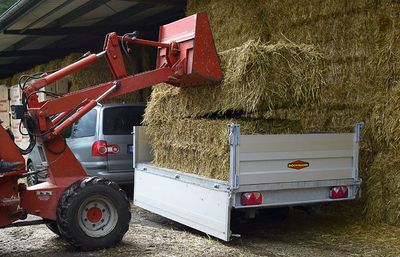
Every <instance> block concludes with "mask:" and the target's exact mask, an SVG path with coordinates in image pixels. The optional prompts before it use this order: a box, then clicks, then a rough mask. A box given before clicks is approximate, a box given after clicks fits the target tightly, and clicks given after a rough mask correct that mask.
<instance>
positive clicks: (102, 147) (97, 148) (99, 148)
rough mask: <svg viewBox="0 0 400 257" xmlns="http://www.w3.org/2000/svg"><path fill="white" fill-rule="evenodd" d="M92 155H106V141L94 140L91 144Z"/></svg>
mask: <svg viewBox="0 0 400 257" xmlns="http://www.w3.org/2000/svg"><path fill="white" fill-rule="evenodd" d="M92 156H107V142H106V141H96V142H94V143H93V146H92Z"/></svg>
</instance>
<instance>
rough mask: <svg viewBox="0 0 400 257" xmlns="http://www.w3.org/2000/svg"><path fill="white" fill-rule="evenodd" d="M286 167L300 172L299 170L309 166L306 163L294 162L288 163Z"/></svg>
mask: <svg viewBox="0 0 400 257" xmlns="http://www.w3.org/2000/svg"><path fill="white" fill-rule="evenodd" d="M287 166H288V168H291V169H295V170H301V169H304V168H307V167H308V166H310V164H309V163H308V162H303V161H295V162H291V163H288V165H287Z"/></svg>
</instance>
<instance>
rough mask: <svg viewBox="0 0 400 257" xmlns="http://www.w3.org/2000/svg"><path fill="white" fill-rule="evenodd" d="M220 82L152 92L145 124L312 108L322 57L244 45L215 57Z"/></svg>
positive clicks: (294, 48)
mask: <svg viewBox="0 0 400 257" xmlns="http://www.w3.org/2000/svg"><path fill="white" fill-rule="evenodd" d="M220 57H221V64H222V67H223V72H224V80H223V81H222V82H221V83H216V84H211V85H204V86H201V87H185V88H176V87H173V86H170V85H167V84H161V85H157V86H155V87H153V93H152V100H151V103H154V104H150V105H149V107H148V108H147V111H146V116H145V123H150V122H152V121H157V120H162V119H177V118H185V117H204V116H207V115H212V114H214V113H220V114H224V113H226V112H228V111H229V112H238V113H241V112H244V113H254V112H259V111H261V112H265V111H267V110H272V109H275V108H288V107H295V106H300V105H307V104H314V105H315V104H318V101H319V99H320V98H321V94H320V91H321V87H323V86H324V80H323V72H324V58H323V56H322V55H321V54H320V53H318V52H317V51H315V50H314V49H313V47H312V46H308V45H295V44H290V43H278V44H275V45H267V44H261V43H260V42H259V41H253V40H251V41H248V42H246V43H245V44H243V45H242V46H241V47H236V48H233V49H231V50H228V51H225V52H223V53H221V54H220Z"/></svg>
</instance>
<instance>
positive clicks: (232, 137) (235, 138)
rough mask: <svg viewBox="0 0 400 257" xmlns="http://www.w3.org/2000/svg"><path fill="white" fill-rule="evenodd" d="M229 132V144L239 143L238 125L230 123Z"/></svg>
mask: <svg viewBox="0 0 400 257" xmlns="http://www.w3.org/2000/svg"><path fill="white" fill-rule="evenodd" d="M228 126H229V128H230V130H231V132H230V134H229V145H231V146H236V145H240V125H239V124H234V123H231V124H229V125H228Z"/></svg>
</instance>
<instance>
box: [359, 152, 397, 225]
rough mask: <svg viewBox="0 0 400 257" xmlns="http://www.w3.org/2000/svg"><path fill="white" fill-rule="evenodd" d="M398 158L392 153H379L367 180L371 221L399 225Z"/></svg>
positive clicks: (368, 207)
mask: <svg viewBox="0 0 400 257" xmlns="http://www.w3.org/2000/svg"><path fill="white" fill-rule="evenodd" d="M399 167H400V158H399V155H398V153H396V152H394V151H382V152H380V153H379V154H378V155H377V157H376V159H375V161H374V163H373V165H372V169H371V170H372V172H371V174H370V176H369V178H368V181H367V183H368V188H369V191H370V193H369V194H368V198H367V200H368V201H367V209H368V217H369V218H370V219H371V220H373V221H382V222H387V223H390V224H393V225H399V224H400V219H399V217H400V200H399V199H400V171H399Z"/></svg>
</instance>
